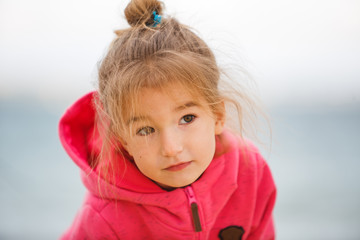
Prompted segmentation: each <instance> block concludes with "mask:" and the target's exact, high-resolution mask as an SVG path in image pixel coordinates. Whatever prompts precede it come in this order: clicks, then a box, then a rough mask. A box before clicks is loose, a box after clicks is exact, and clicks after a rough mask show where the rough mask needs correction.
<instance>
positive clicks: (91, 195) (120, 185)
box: [59, 0, 276, 240]
mask: <svg viewBox="0 0 360 240" xmlns="http://www.w3.org/2000/svg"><path fill="white" fill-rule="evenodd" d="M162 12H163V8H162V4H161V3H160V2H158V1H156V0H132V1H131V2H130V3H129V5H128V6H127V7H126V9H125V16H126V19H127V21H128V23H129V24H130V25H131V27H130V28H128V29H125V30H120V31H116V34H117V37H116V38H115V40H114V41H113V42H112V44H111V45H110V48H109V50H108V53H107V55H106V57H105V58H104V59H103V61H102V62H101V65H100V67H99V89H98V91H95V92H92V93H89V94H87V95H85V96H84V97H82V98H81V99H79V100H78V101H77V102H76V103H75V104H74V105H73V106H71V107H70V108H69V109H68V110H67V112H66V113H65V115H64V116H63V117H62V119H61V121H60V126H59V133H60V139H61V142H62V144H63V146H64V148H65V150H66V151H67V153H68V154H69V155H70V157H71V158H72V159H73V161H74V162H75V163H76V164H77V165H78V166H79V167H80V169H81V177H82V181H83V183H84V185H85V186H86V188H87V189H88V193H87V195H86V198H85V201H84V203H83V205H82V206H81V208H80V210H79V212H78V214H77V215H76V218H75V220H74V222H73V224H72V225H71V227H70V228H69V229H68V230H67V231H66V232H65V233H64V235H63V236H62V237H61V239H253V240H258V239H274V226H273V220H272V211H273V207H274V202H275V195H276V189H275V185H274V182H273V179H272V176H271V173H270V170H269V167H268V166H267V164H266V163H265V161H264V160H263V158H262V157H261V156H260V154H259V152H258V150H257V149H256V148H255V147H254V146H253V145H252V144H251V143H249V142H248V141H245V140H244V139H243V138H242V137H241V136H237V135H234V134H233V133H231V132H230V131H229V130H227V129H226V128H225V127H224V123H225V118H226V114H225V106H228V103H232V104H233V105H234V106H235V107H236V108H237V109H238V110H239V114H238V115H239V122H240V124H241V123H243V120H244V118H245V113H246V111H245V109H249V108H250V109H251V108H252V105H251V101H250V98H249V97H247V96H246V95H245V94H244V93H242V92H239V93H238V95H239V97H240V98H241V99H240V100H241V101H240V102H241V104H240V102H239V101H235V100H233V99H230V98H229V97H228V96H226V95H227V94H225V93H223V92H221V91H220V90H219V87H218V85H219V84H218V83H219V81H220V78H221V74H220V71H219V68H218V66H217V64H216V61H215V58H214V55H213V53H212V51H211V50H210V49H209V47H208V46H207V45H206V44H205V43H204V42H203V41H202V40H201V39H200V38H199V37H198V36H197V35H195V34H194V33H193V32H192V31H191V30H189V28H188V27H186V26H184V25H182V24H180V23H179V22H178V21H177V20H176V19H174V18H170V17H168V18H166V17H164V16H163V14H162Z"/></svg>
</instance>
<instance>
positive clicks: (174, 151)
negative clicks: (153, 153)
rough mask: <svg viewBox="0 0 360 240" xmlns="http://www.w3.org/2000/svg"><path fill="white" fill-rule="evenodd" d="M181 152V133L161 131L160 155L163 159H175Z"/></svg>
mask: <svg viewBox="0 0 360 240" xmlns="http://www.w3.org/2000/svg"><path fill="white" fill-rule="evenodd" d="M182 151H183V145H182V141H181V133H179V132H177V131H176V130H167V131H163V132H162V134H161V154H162V155H163V156H164V157H175V156H176V155H178V154H179V153H180V152H182Z"/></svg>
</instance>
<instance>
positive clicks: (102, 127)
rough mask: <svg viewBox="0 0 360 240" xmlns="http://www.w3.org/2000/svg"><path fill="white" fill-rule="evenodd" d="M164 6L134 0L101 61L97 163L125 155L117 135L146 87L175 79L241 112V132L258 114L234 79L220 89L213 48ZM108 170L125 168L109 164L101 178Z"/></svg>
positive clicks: (217, 105) (215, 106)
mask: <svg viewBox="0 0 360 240" xmlns="http://www.w3.org/2000/svg"><path fill="white" fill-rule="evenodd" d="M163 9H164V4H163V3H162V2H160V1H157V0H131V1H130V2H129V4H128V5H127V7H126V8H125V11H124V12H125V17H126V20H127V22H128V23H129V25H130V27H129V28H126V29H121V30H117V31H115V34H116V37H115V39H114V40H113V41H112V43H111V44H110V46H109V48H108V52H107V54H106V55H105V57H104V58H103V60H102V61H101V62H100V65H99V71H98V94H97V97H96V99H95V106H96V110H97V117H98V119H97V123H98V131H99V134H100V137H101V138H102V148H101V151H100V154H99V157H98V159H97V163H104V162H108V163H113V162H114V161H110V160H109V158H110V159H111V158H113V157H114V153H115V155H116V154H117V153H119V154H124V151H123V150H122V149H121V145H120V144H119V139H121V136H122V134H123V133H124V132H126V131H129V129H128V128H129V127H128V126H127V124H126V121H127V120H126V116H129V114H133V113H135V112H136V104H137V98H136V97H137V93H138V92H139V90H141V89H142V88H144V87H155V88H162V87H165V86H166V85H167V84H170V83H174V82H176V83H177V84H181V85H182V86H184V87H186V89H188V90H189V92H190V93H191V94H192V95H193V96H201V97H203V98H204V99H205V100H206V102H207V103H208V104H209V106H210V108H211V109H212V111H214V112H219V111H223V107H221V106H223V105H222V103H223V102H225V103H226V106H227V108H228V106H229V107H230V108H232V109H234V110H235V111H236V112H237V114H236V116H237V124H238V126H239V128H238V129H239V130H240V134H241V135H242V134H243V133H245V132H246V131H245V130H247V128H246V129H245V128H244V125H245V123H246V121H247V122H249V123H250V125H251V123H253V122H254V121H253V120H252V119H253V118H256V115H257V112H258V111H257V107H256V106H257V105H256V104H255V101H254V99H253V97H251V96H250V95H249V94H248V93H247V92H246V91H245V90H243V88H242V86H241V85H238V87H234V86H235V85H236V83H234V84H235V85H234V84H231V85H229V87H228V88H227V89H224V87H220V86H219V84H220V85H221V81H222V77H224V76H225V75H224V74H223V73H222V72H221V71H220V69H219V67H218V65H217V63H216V60H215V56H214V54H213V52H212V51H211V49H210V48H209V47H208V45H207V44H206V43H205V42H204V41H203V40H202V39H201V38H200V37H198V36H197V35H196V34H195V33H194V32H193V31H191V30H190V28H189V27H187V26H185V25H183V24H181V23H179V22H178V20H176V19H175V18H172V17H170V16H166V15H164V13H163ZM156 16H161V22H156V24H155V21H156V19H155V17H156ZM224 90H225V91H224ZM247 119H248V120H247ZM125 154H126V153H125ZM101 165H102V166H104V164H101ZM105 165H106V166H107V165H108V164H105ZM109 169H112V170H113V171H117V170H120V171H121V169H116V166H115V165H112V166H111V167H105V168H104V169H100V170H101V173H102V174H103V176H102V177H106V176H107V175H109V176H110V175H111V174H109Z"/></svg>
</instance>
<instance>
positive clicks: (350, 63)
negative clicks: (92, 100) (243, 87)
mask: <svg viewBox="0 0 360 240" xmlns="http://www.w3.org/2000/svg"><path fill="white" fill-rule="evenodd" d="M164 2H165V5H166V13H167V14H169V15H172V16H174V17H176V18H178V20H180V21H181V22H182V23H185V24H187V25H190V26H192V27H193V28H194V29H195V31H196V32H197V33H198V34H199V35H200V36H201V37H202V38H203V39H204V40H205V41H206V42H207V43H209V45H210V46H211V47H212V48H213V49H214V51H215V53H216V55H217V59H218V61H219V64H220V66H224V67H225V68H228V69H231V66H236V65H239V66H241V67H244V68H245V69H246V70H248V71H249V72H250V74H252V76H253V78H254V79H255V81H256V83H257V91H258V95H259V96H260V98H261V99H262V101H263V102H264V109H265V111H267V112H268V114H269V115H270V118H271V122H272V131H273V136H272V145H271V148H269V147H266V146H264V147H262V148H263V154H264V156H265V157H266V159H267V160H268V162H269V164H270V166H271V168H272V171H273V174H274V178H275V181H276V183H277V186H278V200H277V204H276V208H275V220H276V228H277V236H278V237H277V239H283V240H288V239H314V240H315V239H360V228H359V226H360V175H359V170H360V157H359V156H360V125H359V123H360V99H359V97H360V44H359V43H360V1H358V0H341V1H340V0H315V1H314V0H312V1H310V0H302V1H299V0H294V1H286V0H274V1H265V0H253V1H243V0H239V1H235V0H222V1H205V0H198V1H190V0H182V1H166V0H165V1H164ZM127 3H128V1H122V0H105V1H100V0H86V1H85V0H76V1H70V0H62V1H45V0H33V1H25V0H14V1H10V0H0V213H1V214H0V239H37V240H40V239H57V238H58V237H59V235H60V234H61V233H62V232H63V231H64V230H65V229H66V228H67V227H68V226H69V225H70V224H71V222H72V220H73V218H74V215H75V213H76V211H77V209H78V207H79V206H80V204H81V202H82V199H83V195H84V192H85V189H84V187H83V186H82V184H81V181H80V177H79V170H78V169H77V167H76V166H75V165H74V164H73V163H72V161H71V160H70V159H69V157H68V156H67V155H66V154H65V151H64V150H63V148H62V146H61V145H60V142H59V140H58V136H57V124H58V120H59V118H60V117H61V115H62V113H63V112H64V111H65V109H66V108H67V107H68V106H69V105H70V104H71V103H72V102H74V101H75V100H76V99H77V98H79V97H80V96H82V95H83V94H85V93H87V92H88V91H91V90H93V89H94V84H95V82H96V73H97V70H96V69H97V63H98V61H99V60H101V58H102V57H103V56H104V54H105V51H106V48H107V46H108V44H109V43H110V41H111V40H112V39H113V37H114V34H113V30H115V29H121V28H125V27H128V25H127V23H126V22H125V20H124V17H123V9H124V8H125V6H126V4H127ZM240 78H241V76H240V75H239V81H241V79H240Z"/></svg>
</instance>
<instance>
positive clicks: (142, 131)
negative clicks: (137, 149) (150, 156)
mask: <svg viewBox="0 0 360 240" xmlns="http://www.w3.org/2000/svg"><path fill="white" fill-rule="evenodd" d="M153 132H155V129H154V128H152V127H143V128H140V129H139V130H137V131H136V134H137V135H140V136H147V135H149V134H151V133H153Z"/></svg>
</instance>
